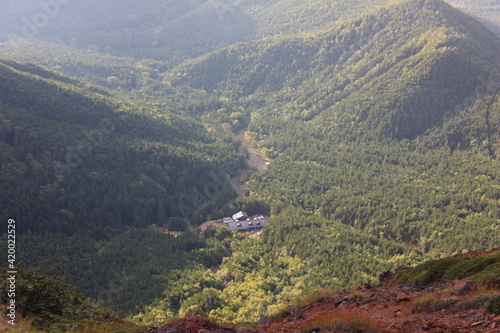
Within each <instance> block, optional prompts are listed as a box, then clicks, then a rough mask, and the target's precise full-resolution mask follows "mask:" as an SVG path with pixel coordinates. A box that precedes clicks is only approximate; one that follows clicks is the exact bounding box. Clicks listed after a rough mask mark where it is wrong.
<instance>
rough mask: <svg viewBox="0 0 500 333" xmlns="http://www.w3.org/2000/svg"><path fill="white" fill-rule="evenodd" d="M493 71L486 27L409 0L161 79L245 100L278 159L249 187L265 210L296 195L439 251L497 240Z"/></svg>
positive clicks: (257, 136)
mask: <svg viewBox="0 0 500 333" xmlns="http://www.w3.org/2000/svg"><path fill="white" fill-rule="evenodd" d="M499 74H500V42H499V39H498V38H497V37H496V36H495V35H494V34H492V33H491V32H490V31H488V30H487V29H485V28H484V26H482V25H481V24H479V23H478V22H477V21H475V20H474V19H471V18H470V17H468V16H466V15H464V14H462V13H460V12H459V11H457V10H455V9H453V8H452V7H450V6H448V5H446V4H445V3H443V2H440V1H413V2H405V3H403V4H401V5H398V6H393V7H391V8H389V9H384V10H381V11H380V12H378V13H377V14H375V15H366V16H363V17H362V18H360V19H358V20H354V21H350V22H349V23H342V24H341V25H339V27H337V28H334V29H332V30H329V31H326V32H324V33H322V34H314V35H308V34H305V35H302V36H298V37H289V38H270V39H266V40H264V41H262V42H249V43H246V44H240V45H235V46H231V47H228V48H225V49H223V50H220V51H217V52H214V53H211V54H209V55H206V56H204V57H202V58H200V59H197V60H194V61H190V62H187V63H185V64H182V65H181V66H179V67H178V68H176V69H174V70H173V71H172V72H171V73H170V74H169V75H168V76H167V77H166V82H167V83H168V84H171V85H172V86H174V87H175V86H181V85H186V84H187V85H190V86H191V87H193V88H196V89H203V90H206V91H209V92H213V93H216V94H218V95H221V96H226V97H228V98H232V99H236V100H239V101H240V103H241V104H242V105H244V106H245V109H246V110H247V111H248V112H249V113H250V122H249V125H248V130H249V134H248V135H249V136H250V137H252V138H253V140H254V144H256V145H258V146H260V147H261V148H263V150H264V151H266V153H267V155H268V156H269V157H273V158H275V160H274V161H273V163H272V164H271V166H270V168H269V169H268V171H267V172H266V173H263V174H261V175H258V176H257V177H256V178H255V179H254V180H253V181H252V182H251V186H250V193H251V195H254V196H255V197H257V198H259V199H262V200H265V201H267V202H270V203H271V211H272V212H273V211H279V210H280V207H283V206H288V205H295V206H299V207H303V208H304V209H307V210H310V211H313V212H316V213H317V214H319V215H321V216H324V217H327V218H333V219H339V220H341V221H343V222H344V223H346V224H349V225H352V226H355V227H357V228H358V229H361V230H365V231H366V232H369V233H371V234H374V235H380V236H383V237H386V238H390V239H394V240H398V241H402V242H408V243H412V244H415V245H418V246H420V247H421V248H422V249H423V250H424V251H425V252H428V251H431V252H433V253H439V252H441V251H444V252H449V251H451V252H453V251H460V250H462V249H467V248H475V247H478V248H482V249H484V248H488V247H491V246H494V245H495V243H496V242H497V241H498V239H499V236H500V234H499V230H498V228H497V225H498V217H499V215H498V212H499V207H498V202H497V200H498V198H499V197H498V196H499V192H498V189H499V187H498V186H499V179H498V174H499V170H500V169H499V163H498V153H499V140H498V137H499V132H498V129H499V128H500V122H499V121H500V115H499V113H500V108H499V107H498V106H499V102H498V98H499V96H498V89H499V85H498V82H499V81H500V76H499ZM444 170H446V172H444V173H443V171H444ZM477 235H481V236H479V237H478V236H477ZM430 240H432V241H430Z"/></svg>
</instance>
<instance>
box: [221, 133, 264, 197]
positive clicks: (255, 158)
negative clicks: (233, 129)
mask: <svg viewBox="0 0 500 333" xmlns="http://www.w3.org/2000/svg"><path fill="white" fill-rule="evenodd" d="M237 137H238V139H239V140H240V141H241V143H243V145H244V146H245V148H246V149H247V151H248V154H249V156H250V158H249V159H248V163H249V164H250V170H244V171H243V172H242V173H241V174H240V175H239V176H237V177H233V178H231V180H230V182H231V187H232V188H233V189H234V190H235V191H236V193H238V194H239V195H245V189H246V187H247V182H246V179H248V178H249V177H250V176H251V175H252V174H254V173H257V172H263V171H265V170H266V169H267V167H268V166H269V161H268V160H267V159H266V158H265V157H264V156H263V155H262V153H261V151H260V150H259V149H257V148H254V147H252V146H251V145H250V142H248V141H247V140H246V139H245V130H242V131H240V132H238V134H237Z"/></svg>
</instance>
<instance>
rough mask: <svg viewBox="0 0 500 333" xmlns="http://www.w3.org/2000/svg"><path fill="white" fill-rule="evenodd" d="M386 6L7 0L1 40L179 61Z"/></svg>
mask: <svg viewBox="0 0 500 333" xmlns="http://www.w3.org/2000/svg"><path fill="white" fill-rule="evenodd" d="M390 2H392V0H384V1H374V0H370V1H361V0H355V1H346V0H328V1H318V0H308V1H296V0H293V1H290V0H265V1H262V0H238V1H236V0H210V1H207V0H190V1H184V0H169V1H158V0H148V1H145V2H144V1H143V2H141V3H138V2H135V1H125V2H124V1H116V0H108V1H104V2H103V1H96V0H92V1H86V2H84V3H78V2H72V3H68V4H65V5H52V6H49V7H47V6H42V5H41V4H39V3H38V2H36V1H25V2H23V3H22V4H18V3H17V2H16V3H15V4H14V2H13V1H10V0H9V1H7V2H6V3H5V6H4V7H3V8H4V10H3V11H2V13H3V14H4V17H3V19H2V20H0V22H1V23H0V31H1V33H0V40H2V39H3V40H5V39H7V38H12V37H15V36H16V35H17V36H18V37H26V38H27V37H36V38H40V39H45V40H53V41H56V42H58V43H69V44H70V45H74V46H78V47H81V48H90V49H96V50H101V51H104V52H111V53H113V54H115V55H120V56H125V55H127V56H134V57H138V58H154V59H162V60H168V61H170V62H173V63H178V62H179V61H180V60H181V59H185V58H191V57H194V56H199V55H201V54H203V53H206V52H209V51H213V50H216V49H217V48H219V47H222V46H227V45H230V44H233V43H236V42H240V41H245V40H249V39H254V38H256V37H258V38H260V37H263V36H268V35H275V34H281V33H285V34H289V33H297V32H301V31H307V30H312V29H317V28H320V27H323V26H325V25H329V24H331V23H332V22H335V21H337V20H339V19H344V18H349V17H353V16H356V15H359V14H360V13H362V12H364V11H366V10H369V9H372V8H375V7H378V6H380V5H384V4H387V3H390ZM44 13H47V14H48V16H45V15H44ZM47 17H48V19H46V18H47ZM44 18H45V19H46V20H43V19H44ZM37 20H38V21H37ZM35 23H36V24H35Z"/></svg>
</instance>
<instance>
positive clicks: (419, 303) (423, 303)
mask: <svg viewBox="0 0 500 333" xmlns="http://www.w3.org/2000/svg"><path fill="white" fill-rule="evenodd" d="M435 303H436V296H434V295H433V294H427V295H425V296H422V297H418V298H415V299H414V300H413V309H412V312H414V313H420V312H427V311H429V310H430V309H431V306H432V305H434V304H435Z"/></svg>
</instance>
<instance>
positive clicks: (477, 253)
mask: <svg viewBox="0 0 500 333" xmlns="http://www.w3.org/2000/svg"><path fill="white" fill-rule="evenodd" d="M498 251H500V247H497V248H496V249H493V250H489V251H485V252H481V251H471V252H467V253H464V254H461V256H462V257H469V258H477V257H484V256H487V255H489V254H492V253H495V252H498Z"/></svg>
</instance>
